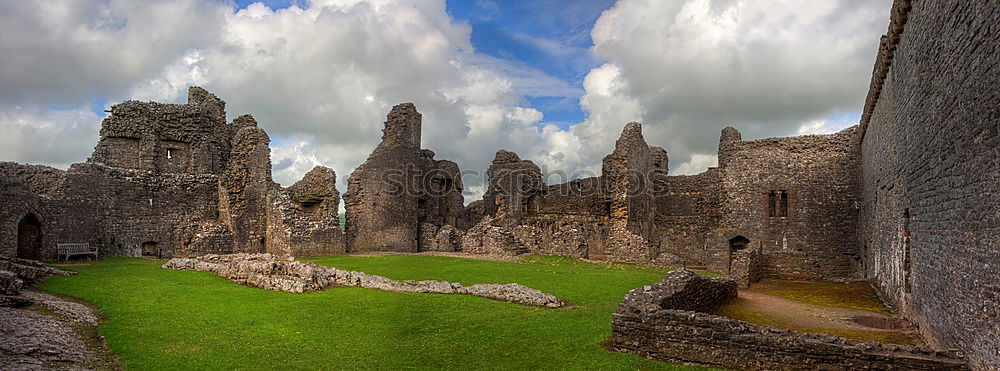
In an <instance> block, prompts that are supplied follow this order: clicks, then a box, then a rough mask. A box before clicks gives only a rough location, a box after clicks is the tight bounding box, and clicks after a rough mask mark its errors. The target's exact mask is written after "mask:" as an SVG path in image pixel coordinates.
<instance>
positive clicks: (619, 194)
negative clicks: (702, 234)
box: [601, 122, 659, 263]
mask: <svg viewBox="0 0 1000 371" xmlns="http://www.w3.org/2000/svg"><path fill="white" fill-rule="evenodd" d="M653 160H654V159H653V157H651V152H650V149H649V145H648V144H646V140H645V139H644V138H643V137H642V126H641V125H640V124H639V123H636V122H633V123H629V124H627V125H625V128H624V129H623V130H622V134H621V137H619V138H618V140H617V141H616V142H615V150H614V151H613V152H612V153H611V154H610V155H608V156H606V157H604V163H603V166H602V168H601V181H602V186H603V189H604V192H605V197H606V198H607V200H608V201H609V202H610V205H609V212H608V242H607V245H606V252H607V259H608V260H612V261H618V262H627V263H638V262H645V261H649V260H651V259H652V253H653V250H652V248H651V247H652V246H655V245H656V244H657V243H658V242H659V240H658V238H657V236H656V235H655V233H653V230H654V229H653V223H654V221H655V220H654V218H655V215H656V211H655V210H656V209H655V207H656V204H655V203H654V202H653V192H654V188H653V183H652V182H651V179H650V176H651V175H652V174H654V170H655V169H654V167H655V166H654V161H653Z"/></svg>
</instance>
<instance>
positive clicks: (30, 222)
mask: <svg viewBox="0 0 1000 371" xmlns="http://www.w3.org/2000/svg"><path fill="white" fill-rule="evenodd" d="M41 250H42V222H40V221H38V217H36V216H35V214H28V215H25V216H24V217H23V218H21V221H20V222H18V223H17V257H18V258H24V259H32V260H38V259H39V257H40V256H39V255H40V253H41Z"/></svg>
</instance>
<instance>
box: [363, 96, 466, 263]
mask: <svg viewBox="0 0 1000 371" xmlns="http://www.w3.org/2000/svg"><path fill="white" fill-rule="evenodd" d="M420 127H421V115H420V113H419V112H417V109H416V107H415V106H414V105H413V104H412V103H406V104H400V105H397V106H395V107H393V108H392V111H390V112H389V115H388V116H387V118H386V122H385V129H383V135H382V142H381V143H380V144H379V145H378V147H377V148H375V151H374V152H372V154H371V155H370V156H368V159H367V160H366V161H365V162H364V163H363V164H361V166H359V167H358V168H357V169H355V170H354V172H352V173H351V177H350V178H349V179H348V184H347V193H345V194H344V207H345V209H346V219H347V221H346V231H345V234H346V240H347V250H348V251H351V252H356V251H397V252H417V251H423V250H429V249H433V248H434V247H433V246H432V245H434V243H432V241H433V240H434V238H433V237H434V236H436V235H437V234H438V233H439V232H440V231H439V229H440V228H441V227H442V226H444V225H453V226H456V227H463V228H465V227H466V226H467V223H466V222H465V210H464V207H463V206H462V204H463V202H462V188H463V186H462V182H461V177H459V176H458V165H457V164H455V163H454V162H451V161H444V160H434V152H432V151H430V150H426V149H420Z"/></svg>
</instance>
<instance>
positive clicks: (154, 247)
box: [142, 241, 160, 258]
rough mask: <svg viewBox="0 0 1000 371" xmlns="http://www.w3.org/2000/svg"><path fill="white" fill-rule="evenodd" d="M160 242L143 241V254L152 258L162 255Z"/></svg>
mask: <svg viewBox="0 0 1000 371" xmlns="http://www.w3.org/2000/svg"><path fill="white" fill-rule="evenodd" d="M159 246H160V244H159V243H157V242H156V241H146V242H143V243H142V256H145V257H150V258H159V257H160V247H159Z"/></svg>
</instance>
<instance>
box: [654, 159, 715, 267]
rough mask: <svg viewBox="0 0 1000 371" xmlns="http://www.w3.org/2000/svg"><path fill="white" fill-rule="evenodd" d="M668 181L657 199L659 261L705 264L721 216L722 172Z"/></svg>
mask: <svg viewBox="0 0 1000 371" xmlns="http://www.w3.org/2000/svg"><path fill="white" fill-rule="evenodd" d="M666 182H667V185H666V187H665V190H664V191H663V192H658V193H657V197H656V228H657V233H659V234H660V238H661V240H660V244H659V246H658V248H657V253H656V255H657V261H661V262H664V263H667V264H679V265H704V264H705V259H706V254H707V250H708V247H709V244H708V242H709V240H710V239H711V237H712V233H713V232H714V231H715V229H716V228H717V227H718V223H719V219H721V217H722V216H721V212H722V210H721V208H720V205H721V203H722V200H721V199H720V197H721V190H720V187H721V180H720V179H719V170H718V168H710V169H708V171H705V172H704V173H701V174H697V175H676V176H669V177H667V178H666Z"/></svg>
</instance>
